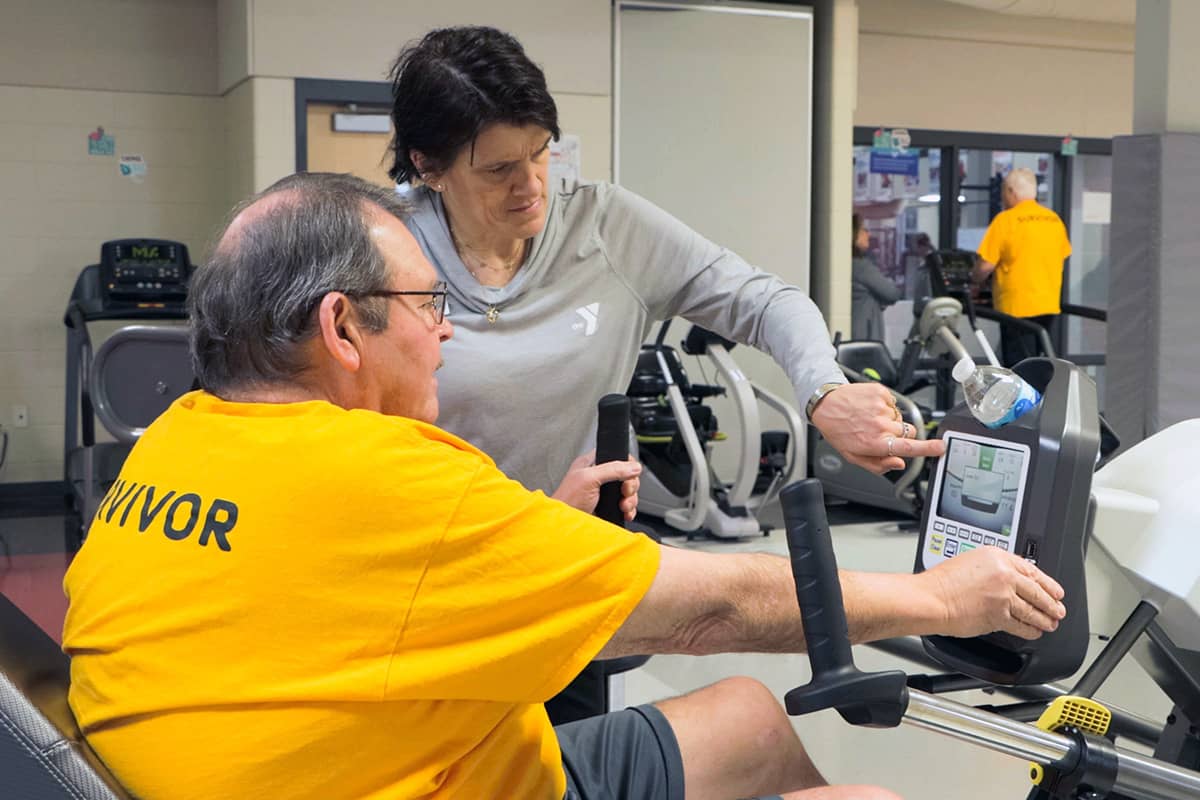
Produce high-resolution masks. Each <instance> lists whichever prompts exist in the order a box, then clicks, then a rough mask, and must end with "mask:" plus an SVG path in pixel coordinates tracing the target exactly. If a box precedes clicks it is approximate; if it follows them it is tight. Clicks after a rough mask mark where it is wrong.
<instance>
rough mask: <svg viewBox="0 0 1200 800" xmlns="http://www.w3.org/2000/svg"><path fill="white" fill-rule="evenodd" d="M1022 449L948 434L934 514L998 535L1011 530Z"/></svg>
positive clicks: (1023, 458) (1021, 475) (1003, 534)
mask: <svg viewBox="0 0 1200 800" xmlns="http://www.w3.org/2000/svg"><path fill="white" fill-rule="evenodd" d="M1025 455H1026V454H1025V451H1024V450H1023V449H1018V448H1017V447H1004V446H1000V445H998V444H997V445H991V444H984V443H983V442H978V441H971V440H969V439H963V438H959V437H950V440H949V441H948V442H947V444H946V455H945V460H946V464H945V467H944V474H943V475H942V481H941V491H940V492H939V494H938V500H937V515H938V516H939V517H941V518H943V519H945V520H948V521H953V522H957V523H961V524H965V525H969V526H971V527H973V528H980V529H982V530H986V531H990V532H991V533H994V534H999V535H1001V536H1008V535H1009V534H1010V533H1011V532H1012V527H1013V518H1014V516H1015V514H1016V508H1017V499H1018V498H1017V495H1018V490H1019V489H1020V488H1021V485H1022V477H1023V474H1024V468H1025Z"/></svg>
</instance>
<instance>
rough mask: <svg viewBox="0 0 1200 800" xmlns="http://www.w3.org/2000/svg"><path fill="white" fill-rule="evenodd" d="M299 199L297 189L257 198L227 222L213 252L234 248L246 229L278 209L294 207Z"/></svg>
mask: <svg viewBox="0 0 1200 800" xmlns="http://www.w3.org/2000/svg"><path fill="white" fill-rule="evenodd" d="M300 198H301V192H300V190H298V189H282V190H280V191H278V192H271V193H270V194H268V195H265V196H263V197H259V198H257V199H256V200H254V201H253V202H251V203H250V204H249V205H247V206H246V207H245V208H243V209H242V210H241V211H239V212H238V213H237V214H236V215H235V216H234V218H233V219H232V220H230V221H229V225H227V226H226V227H225V232H224V233H222V234H221V239H220V241H218V242H217V246H216V247H215V248H214V252H216V253H225V252H227V251H228V249H229V248H231V247H235V246H236V245H237V243H238V242H240V241H241V239H242V237H243V236H244V235H245V233H246V230H247V229H248V228H250V227H252V226H253V225H254V224H255V223H256V222H258V221H259V220H261V219H263V218H265V217H267V216H269V215H270V214H272V213H274V212H275V211H276V210H277V209H279V208H285V207H288V206H294V205H296V204H297V203H298V202H299V201H300Z"/></svg>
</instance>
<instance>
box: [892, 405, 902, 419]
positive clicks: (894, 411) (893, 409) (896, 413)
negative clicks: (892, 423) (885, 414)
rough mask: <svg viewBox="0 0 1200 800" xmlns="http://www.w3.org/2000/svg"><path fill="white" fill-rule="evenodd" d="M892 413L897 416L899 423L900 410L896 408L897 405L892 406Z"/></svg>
mask: <svg viewBox="0 0 1200 800" xmlns="http://www.w3.org/2000/svg"><path fill="white" fill-rule="evenodd" d="M892 413H893V414H895V415H896V420H897V421H899V420H900V409H899V408H897V407H896V405H895V403H893V404H892Z"/></svg>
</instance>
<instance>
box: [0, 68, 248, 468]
mask: <svg viewBox="0 0 1200 800" xmlns="http://www.w3.org/2000/svg"><path fill="white" fill-rule="evenodd" d="M222 102H223V101H222V100H221V99H220V98H217V97H197V96H191V95H169V94H146V93H135V92H109V91H83V90H74V89H48V88H40V87H29V86H5V85H0V206H2V207H3V211H2V212H0V252H2V253H4V258H3V259H2V260H0V424H3V425H4V426H5V427H6V428H8V429H9V432H10V436H11V439H10V442H9V451H8V458H7V462H6V465H5V466H4V467H3V469H2V471H0V480H2V481H5V482H11V481H40V480H57V479H58V478H60V477H61V475H62V435H63V428H62V426H63V387H64V380H65V379H64V370H65V355H64V345H63V342H64V338H65V334H64V328H63V323H62V316H63V311H64V309H65V308H66V304H67V299H68V297H69V295H70V292H71V287H72V286H73V285H74V282H75V278H76V276H77V275H78V274H79V271H80V270H81V269H83V267H84V266H86V265H88V264H92V263H95V262H96V260H97V258H98V256H99V253H100V243H101V242H103V241H105V240H106V239H115V238H121V237H127V236H130V237H131V236H148V237H158V238H164V239H175V240H178V241H182V242H184V243H185V244H187V245H188V247H189V248H190V249H191V251H192V254H193V258H194V259H199V258H200V257H201V256H202V253H201V250H202V248H203V244H204V241H205V239H206V238H207V237H208V235H209V234H210V232H211V229H212V227H213V225H214V224H215V222H216V221H217V220H218V219H219V218H220V215H221V213H222V211H223V209H224V208H225V207H226V204H227V200H228V198H227V192H226V186H225V174H226V170H225V166H224V164H225V156H224V152H225V138H224V130H223V127H224V112H223V108H222ZM97 125H103V127H104V129H105V131H106V132H107V133H110V134H112V135H113V136H114V138H115V144H116V148H115V149H116V155H112V156H89V155H88V149H87V136H88V133H89V132H90V131H93V130H94V129H95V128H96V126H97ZM121 154H140V155H142V156H143V158H144V159H145V161H146V164H147V165H148V167H147V173H146V177H145V180H144V181H143V182H142V183H134V182H132V181H131V180H130V179H129V178H125V177H122V176H121V175H120V173H119V170H118V166H117V164H118V157H119V156H120V155H121ZM17 404H20V405H25V406H27V407H28V408H29V427H27V428H12V427H11V425H10V423H11V422H12V408H13V406H14V405H17Z"/></svg>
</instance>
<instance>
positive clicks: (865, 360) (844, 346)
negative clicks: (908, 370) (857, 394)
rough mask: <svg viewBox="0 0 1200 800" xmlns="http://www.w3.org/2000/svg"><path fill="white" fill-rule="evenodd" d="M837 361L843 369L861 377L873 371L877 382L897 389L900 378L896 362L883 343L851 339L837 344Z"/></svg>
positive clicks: (873, 340) (872, 340)
mask: <svg viewBox="0 0 1200 800" xmlns="http://www.w3.org/2000/svg"><path fill="white" fill-rule="evenodd" d="M837 360H838V363H839V364H841V365H842V366H843V367H846V368H848V369H852V370H854V371H855V372H857V373H859V374H861V375H869V374H870V373H869V372H868V371H867V370H873V371H874V372H875V374H876V375H878V376H879V377H878V380H879V382H880V383H882V384H883V385H884V386H887V387H890V388H893V389H895V388H898V387H897V386H896V382H897V381H898V380H899V379H900V376H899V372H898V371H897V369H896V362H895V361H894V360H893V359H892V354H891V353H889V352H888V349H887V345H885V344H884V343H883V342H880V341H877V340H875V339H851V340H849V341H845V342H839V343H838V346H837Z"/></svg>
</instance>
